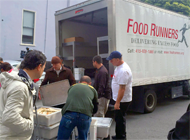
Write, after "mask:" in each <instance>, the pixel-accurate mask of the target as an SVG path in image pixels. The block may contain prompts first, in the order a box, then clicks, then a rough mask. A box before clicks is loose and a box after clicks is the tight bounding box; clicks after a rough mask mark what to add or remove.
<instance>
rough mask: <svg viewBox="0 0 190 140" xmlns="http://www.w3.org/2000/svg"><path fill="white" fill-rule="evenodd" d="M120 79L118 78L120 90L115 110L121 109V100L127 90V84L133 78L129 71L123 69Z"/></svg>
mask: <svg viewBox="0 0 190 140" xmlns="http://www.w3.org/2000/svg"><path fill="white" fill-rule="evenodd" d="M119 76H120V77H119V80H118V84H119V91H118V96H117V100H116V102H115V105H114V108H115V110H119V109H120V102H121V100H122V99H123V96H124V93H125V90H126V85H127V83H128V82H131V80H130V79H131V78H130V76H129V73H128V72H127V71H123V72H121V73H120V75H119Z"/></svg>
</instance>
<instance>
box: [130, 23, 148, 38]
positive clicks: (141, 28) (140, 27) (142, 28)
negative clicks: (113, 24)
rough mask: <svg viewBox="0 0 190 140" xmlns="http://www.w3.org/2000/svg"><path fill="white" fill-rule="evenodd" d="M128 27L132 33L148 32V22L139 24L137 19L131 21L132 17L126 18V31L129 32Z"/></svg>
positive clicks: (145, 33)
mask: <svg viewBox="0 0 190 140" xmlns="http://www.w3.org/2000/svg"><path fill="white" fill-rule="evenodd" d="M130 28H132V31H133V33H134V34H136V33H139V34H140V35H141V34H143V35H147V34H148V24H143V23H142V22H141V23H140V24H139V23H138V22H137V21H135V22H134V23H133V19H128V26H127V33H129V30H130Z"/></svg>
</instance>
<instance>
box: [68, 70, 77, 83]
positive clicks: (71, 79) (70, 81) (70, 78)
mask: <svg viewBox="0 0 190 140" xmlns="http://www.w3.org/2000/svg"><path fill="white" fill-rule="evenodd" d="M68 80H69V83H70V85H71V86H72V85H74V84H76V81H75V78H74V76H73V74H72V72H71V70H69V79H68Z"/></svg>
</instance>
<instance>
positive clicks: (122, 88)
mask: <svg viewBox="0 0 190 140" xmlns="http://www.w3.org/2000/svg"><path fill="white" fill-rule="evenodd" d="M125 89H126V85H119V91H118V96H117V101H116V102H115V105H114V108H115V110H119V109H120V102H121V100H122V99H123V96H124V93H125Z"/></svg>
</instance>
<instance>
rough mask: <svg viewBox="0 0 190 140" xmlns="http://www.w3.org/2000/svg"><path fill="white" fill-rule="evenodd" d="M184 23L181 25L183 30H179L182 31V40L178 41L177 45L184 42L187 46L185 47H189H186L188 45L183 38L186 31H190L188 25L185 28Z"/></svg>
mask: <svg viewBox="0 0 190 140" xmlns="http://www.w3.org/2000/svg"><path fill="white" fill-rule="evenodd" d="M186 26H187V25H186V23H185V24H184V25H183V28H182V29H181V30H180V31H182V39H181V41H180V40H178V43H179V42H180V43H182V42H183V40H184V42H185V45H186V46H187V47H189V46H188V44H187V41H186V38H185V35H184V34H185V32H186V31H187V30H189V29H190V25H189V27H188V28H186Z"/></svg>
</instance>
